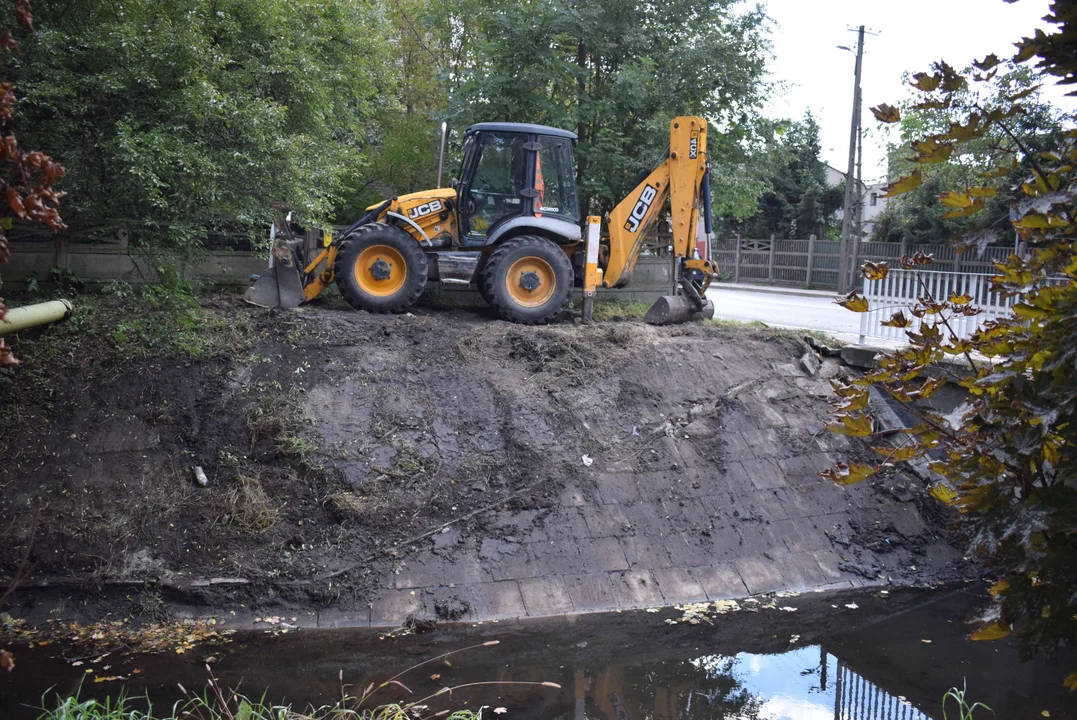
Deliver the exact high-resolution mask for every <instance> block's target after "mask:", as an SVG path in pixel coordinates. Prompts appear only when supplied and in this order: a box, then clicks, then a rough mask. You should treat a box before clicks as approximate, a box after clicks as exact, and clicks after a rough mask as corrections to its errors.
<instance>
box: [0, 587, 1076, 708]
mask: <svg viewBox="0 0 1077 720" xmlns="http://www.w3.org/2000/svg"><path fill="white" fill-rule="evenodd" d="M977 600H978V598H977V597H976V596H975V595H974V594H973V593H972V592H971V591H970V590H968V589H966V588H957V589H955V588H950V589H945V590H934V591H896V590H895V591H892V592H888V593H879V592H878V591H877V590H876V591H864V592H862V593H860V594H856V595H849V594H843V595H829V594H827V595H811V594H809V595H808V596H805V597H799V598H788V599H786V598H779V599H778V600H777V602H776V603H775V605H776V607H774V608H771V609H767V610H761V611H758V612H749V611H747V610H745V611H741V612H733V613H729V614H723V615H718V616H716V617H714V618H713V621H712V623H701V624H698V625H689V624H686V623H684V622H678V623H677V624H670V623H669V622H667V621H668V620H676V619H678V618H679V617H680V616H681V613H679V612H677V611H675V610H672V609H665V610H662V611H660V612H650V613H624V614H619V613H618V614H607V615H592V616H580V617H574V618H572V617H570V618H558V619H555V620H546V621H542V622H522V623H500V624H498V623H485V624H480V625H462V626H440V627H438V628H436V629H435V630H433V631H430V632H427V633H423V634H419V635H410V636H404V637H385V636H384V635H383V634H379V633H377V632H373V631H369V630H302V631H299V632H291V633H288V634H272V633H266V632H245V633H239V634H237V635H235V636H233V638H232V641H231V642H230V643H228V644H226V645H223V646H220V647H201V648H196V650H194V651H189V652H186V653H184V654H182V655H177V654H173V653H162V654H159V655H149V656H134V657H129V656H123V655H121V654H120V653H118V652H117V653H114V654H112V655H110V656H109V657H108V658H107V659H105V660H103V661H101V662H99V663H98V665H97V666H96V667H94V668H93V670H94V672H93V673H86V669H87V668H86V664H85V663H80V665H78V666H73V665H72V655H71V652H72V651H71V650H64V649H62V648H56V647H55V646H49V647H46V648H35V649H28V648H21V649H20V648H16V661H17V667H16V669H15V671H14V672H12V673H10V674H9V675H8V676H7V677H0V718H5V719H6V718H11V719H12V720H18V719H19V718H34V717H36V716H37V714H38V711H37V710H35V708H39V707H40V705H41V698H42V696H43V695H47V694H48V693H52V695H48V697H50V698H54V695H55V693H57V692H59V693H71V692H73V691H74V690H75V689H76V688H77V687H78V685H79V683H80V682H81V683H82V690H81V693H82V696H83V697H88V696H91V695H96V696H103V695H105V694H112V695H115V694H116V693H117V692H118V691H119V688H120V686H121V683H120V682H118V681H110V682H104V683H94V682H91V681H90V680H88V679H86V678H90V677H94V676H95V675H96V676H97V677H101V676H103V675H104V674H105V673H114V674H118V675H123V676H125V677H127V678H128V681H127V682H126V683H125V684H126V686H127V691H128V693H130V694H136V695H143V694H144V695H147V696H148V697H149V698H150V699H151V700H152V701H153V702H154V705H155V707H157V708H159V709H162V708H166V707H171V705H172V703H173V702H175V701H176V700H179V699H181V698H182V697H183V696H182V694H181V692H180V690H179V688H178V684H179V683H182V684H183V685H184V686H185V687H186V688H188V689H194V690H196V691H199V692H200V691H201V690H202V689H203V688H204V687H205V681H206V678H207V672H206V668H205V660H206V658H207V657H212V658H213V665H212V668H213V673H214V674H215V675H216V676H217V677H218V678H219V680H220V683H221V685H223V686H225V687H233V688H234V687H238V688H239V689H240V691H241V692H243V693H245V694H247V695H249V696H261V695H262V693H263V692H264V693H266V696H267V698H269V699H271V700H273V701H274V702H282V703H291V704H293V706H306V705H308V704H312V705H315V706H318V705H323V704H325V703H331V702H333V701H334V700H335V699H336V698H337V697H339V696H340V694H341V687H340V686H341V680H340V679H339V678H340V677H341V676H343V682H344V683H345V684H346V685H348V686H349V687H348V688H347V691H348V692H350V693H355V692H357V691H358V689H359V688H363V687H365V686H366V685H367V684H368V683H370V682H381V681H384V680H387V679H389V678H390V677H392V676H394V675H395V674H396V673H398V672H401V671H403V670H405V669H407V668H409V667H411V666H413V665H416V664H417V663H422V662H424V661H428V660H431V659H434V658H436V657H437V656H439V655H441V654H443V653H446V652H450V651H453V650H458V649H460V648H465V647H468V646H473V645H477V644H481V643H484V642H491V641H494V640H496V641H498V644H496V645H492V646H486V647H475V648H473V649H470V650H466V651H463V652H459V653H457V654H455V655H453V656H452V657H451V658H449V662H448V663H446V662H445V661H443V660H437V659H434V660H433V661H431V662H427V663H426V664H425V665H421V666H420V667H417V668H415V669H414V670H411V671H410V672H408V673H406V674H405V675H404V676H402V677H401V678H400V679H401V681H402V682H403V683H405V684H406V685H407V687H408V689H409V690H410V691H411V694H410V695H408V694H407V693H405V692H404V691H403V690H402V689H400V688H398V687H396V686H392V687H391V688H390V689H391V690H392V691H393V692H383V693H382V694H381V695H379V696H377V697H376V699H380V700H382V701H388V700H390V699H399V700H409V699H410V700H414V699H418V698H421V697H424V696H425V695H428V694H430V693H434V692H436V691H437V690H438V689H439V688H441V687H444V686H458V685H462V684H466V683H479V682H481V683H495V684H484V685H481V686H474V687H470V688H463V689H460V690H456V691H454V692H453V693H452V694H451V695H442V696H440V697H438V698H435V699H434V701H432V702H431V703H430V705H431V712H433V711H436V710H439V709H442V708H450V707H451V708H462V707H467V708H471V709H478V708H479V707H480V706H482V705H487V706H489V710H488V711H486V713H485V714H484V717H488V718H494V717H498V718H533V719H535V720H554V719H556V718H564V719H565V720H583V719H585V718H586V719H589V720H682V719H684V720H712V719H714V720H717V719H719V718H764V719H767V720H784V719H788V720H831V719H841V720H869V719H870V720H882V719H886V720H897V719H901V720H905V719H906V718H908V719H911V720H919V719H921V718H930V719H931V720H941V719H942V718H943V713H942V699H943V695H944V693H945V692H946V690H947V689H948V688H950V687H952V686H955V685H956V686H959V687H961V686H964V687H966V688H967V691H968V695H969V697H970V698H971V699H972V700H975V701H980V702H983V703H985V704H987V705H989V706H991V707H992V708H993V709H994V711H995V712H994V714H993V715H992V714H991V713H983V714H978V715H976V716H975V717H976V718H979V717H984V718H991V717H997V718H1005V719H1007V720H1016V719H1019V718H1030V719H1031V718H1042V717H1044V714H1043V713H1044V711H1046V712H1047V713H1048V714H1049V716H1050V717H1052V718H1077V695H1074V694H1071V693H1069V692H1067V691H1066V690H1065V689H1064V688H1063V687H1062V684H1061V683H1062V678H1063V677H1064V676H1065V675H1066V674H1068V672H1072V671H1073V670H1075V669H1077V658H1074V657H1073V656H1072V655H1071V656H1069V657H1063V658H1060V659H1059V660H1058V661H1057V662H1054V663H1049V662H1046V661H1044V660H1037V661H1033V662H1028V663H1021V662H1019V659H1018V655H1017V651H1016V649H1015V647H1014V646H1013V644H1012V643H1010V642H1008V641H995V642H991V643H971V642H969V641H967V640H966V639H965V635H966V634H967V633H968V631H969V628H968V626H967V625H965V624H964V622H963V619H964V618H965V617H966V616H967V615H968V614H969V613H970V612H971V610H972V608H973V607H974V605H975V603H976V602H977ZM792 607H795V608H796V609H795V610H792V609H789V608H792ZM782 608H785V609H782ZM65 655H66V659H65V657H64V656H65ZM106 666H107V667H108V668H109V669H108V670H104V669H103V668H104V667H106ZM136 669H137V670H138V671H139V672H138V673H137V674H132V673H133V671H134V670H136ZM525 682H526V683H541V682H552V683H556V684H558V685H559V686H560V687H559V688H552V687H548V686H541V685H522V684H512V683H525ZM50 688H52V689H51V690H50ZM52 704H55V700H54V699H53V701H52ZM499 707H504V708H506V709H507V712H506V713H504V714H498V715H495V714H493V712H492V709H493V708H499ZM956 717H957V714H956V706H954V705H952V704H951V705H950V706H949V718H956Z"/></svg>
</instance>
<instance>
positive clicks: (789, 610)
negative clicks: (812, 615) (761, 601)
mask: <svg viewBox="0 0 1077 720" xmlns="http://www.w3.org/2000/svg"><path fill="white" fill-rule="evenodd" d="M778 609H779V610H784V611H786V612H796V611H797V609H796V608H795V607H790V606H789V605H783V606H782V607H780V608H778Z"/></svg>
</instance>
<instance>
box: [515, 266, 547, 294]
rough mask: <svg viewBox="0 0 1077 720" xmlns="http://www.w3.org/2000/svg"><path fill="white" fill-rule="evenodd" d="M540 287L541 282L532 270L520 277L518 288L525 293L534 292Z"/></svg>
mask: <svg viewBox="0 0 1077 720" xmlns="http://www.w3.org/2000/svg"><path fill="white" fill-rule="evenodd" d="M540 285H542V280H540V279H539V276H538V273H537V272H535V271H534V270H529V271H527V272H525V273H523V274H522V275H520V287H522V288H523V289H524V290H526V291H527V292H535V291H536V290H538V289H539V286H540Z"/></svg>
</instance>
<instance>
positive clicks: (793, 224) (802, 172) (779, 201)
mask: <svg viewBox="0 0 1077 720" xmlns="http://www.w3.org/2000/svg"><path fill="white" fill-rule="evenodd" d="M773 148H774V149H773V152H772V154H773V156H774V159H773V170H771V172H770V176H769V177H768V178H767V180H768V183H769V185H770V189H769V190H767V191H766V192H764V193H763V195H762V196H761V197H760V198H759V210H758V212H756V213H755V214H754V215H752V216H751V217H749V218H746V219H745V220H744V221H743V222H741V223H734V224H733V226H734V227H733V229H735V230H736V231H737V232H739V233H741V234H742V235H744V236H746V237H769V236H770V235H771V234H774V235H775V236H777V237H779V238H807V237H808V236H809V235H816V236H817V237H819V238H822V239H826V238H827V237H828V236H829V234H830V231H831V230H833V229H836V228H837V227H838V223H837V222H836V219H835V215H834V213H835V211H836V210H837V209H838V208H839V207H841V204H842V200H843V197H842V189H841V188H840V187H830V186H829V185H828V184H827V180H826V164H825V163H824V162H823V161H822V159H821V158H820V152H821V150H822V146H821V144H820V140H819V123H817V122H816V121H815V118H814V117H813V116H812V114H811V113H810V112H807V113H805V115H804V119H803V120H801V121H799V122H793V123H788V125H787V127H786V128H785V130H784V132H783V133H782V134H781V136H780V139H779V140H778V142H777V143H776V144H775V145H774V146H773Z"/></svg>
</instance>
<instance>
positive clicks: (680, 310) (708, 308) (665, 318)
mask: <svg viewBox="0 0 1077 720" xmlns="http://www.w3.org/2000/svg"><path fill="white" fill-rule="evenodd" d="M712 317H714V303H713V302H711V301H710V300H708V299H706V298H705V297H703V296H701V295H700V294H699V291H697V290H696V288H695V286H694V285H693V284H692V282H691V281H690V280H688V279H687V278H682V279H681V292H680V293H678V294H677V295H663V296H662V297H660V298H658V300H656V301H655V303H654V305H651V308H650V309H649V310H648V311H647V314H646V315H645V316H644V317H643V320H644V322H646V323H649V324H651V325H677V324H679V323H686V322H691V321H693V320H704V319H706V320H709V319H710V318H712Z"/></svg>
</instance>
